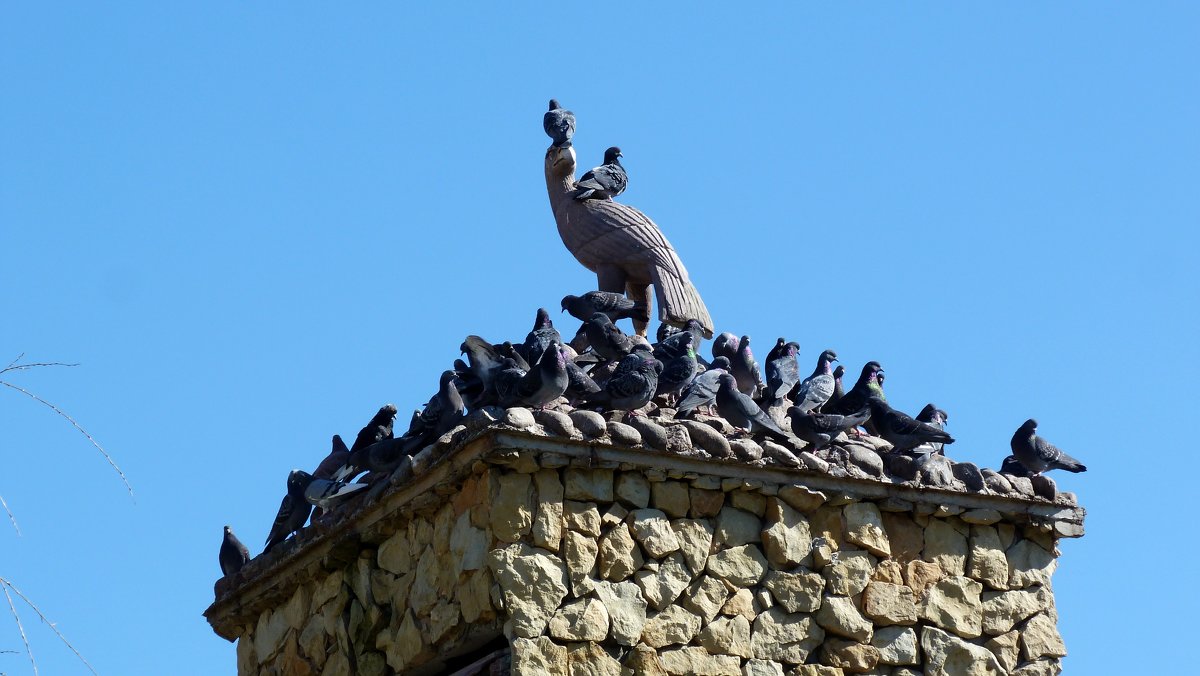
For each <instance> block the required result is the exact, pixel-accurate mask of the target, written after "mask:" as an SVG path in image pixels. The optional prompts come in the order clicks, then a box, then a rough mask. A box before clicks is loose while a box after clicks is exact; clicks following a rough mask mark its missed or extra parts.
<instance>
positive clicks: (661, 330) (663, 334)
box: [654, 322, 683, 343]
mask: <svg viewBox="0 0 1200 676" xmlns="http://www.w3.org/2000/svg"><path fill="white" fill-rule="evenodd" d="M682 330H683V329H680V328H679V327H678V326H671V325H670V324H668V323H666V322H659V324H658V329H657V330H656V331H655V332H654V340H655V342H656V343H661V342H663V341H664V340H666V339H667V338H670V337H671V336H673V335H675V334H677V333H679V332H680V331H682Z"/></svg>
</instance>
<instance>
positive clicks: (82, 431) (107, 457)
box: [0, 380, 133, 498]
mask: <svg viewBox="0 0 1200 676" xmlns="http://www.w3.org/2000/svg"><path fill="white" fill-rule="evenodd" d="M0 385H4V386H5V387H11V388H12V389H14V390H16V391H18V392H20V393H21V394H24V395H26V396H28V397H31V398H33V400H34V401H38V402H41V403H43V404H45V405H46V406H49V407H50V409H51V410H52V411H54V412H55V413H57V414H59V415H61V416H62V417H64V418H66V420H67V422H69V423H71V425H73V426H74V427H75V429H77V430H79V432H80V434H82V435H83V436H85V437H87V440H88V441H90V442H92V445H93V446H95V447H96V450H98V451H100V455H103V456H104V459H105V460H107V461H108V464H109V465H112V468H113V469H114V470H116V472H117V475H118V476H120V477H121V481H122V482H123V483H124V484H125V490H127V491H129V497H131V498H132V497H133V486H130V485H129V479H128V478H126V477H125V472H122V471H121V468H120V467H118V466H117V463H116V461H115V460H113V459H112V456H111V455H109V454H108V451H105V450H104V447H103V446H101V445H100V442H98V441H96V438H95V437H93V436H92V435H91V434H88V431H87V430H85V429H83V426H82V425H80V424H79V423H77V422H75V419H74V418H72V417H71V416H69V415H67V414H66V412H65V411H63V410H62V409H61V408H59V407H57V406H55V405H54V404H51V403H50V402H48V401H46V400H45V399H42V398H41V397H39V396H37V395H36V394H34V393H33V392H30V391H29V390H27V389H25V388H23V387H20V386H17V385H13V384H12V383H10V382H8V381H5V380H0Z"/></svg>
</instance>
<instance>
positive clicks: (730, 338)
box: [712, 331, 738, 364]
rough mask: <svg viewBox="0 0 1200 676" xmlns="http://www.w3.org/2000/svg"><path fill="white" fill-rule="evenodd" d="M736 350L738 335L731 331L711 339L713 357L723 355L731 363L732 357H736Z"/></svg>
mask: <svg viewBox="0 0 1200 676" xmlns="http://www.w3.org/2000/svg"><path fill="white" fill-rule="evenodd" d="M737 351H738V337H737V336H735V335H733V334H732V333H729V332H728V331H726V332H724V333H722V334H720V335H718V336H717V337H716V338H714V339H713V344H712V356H713V359H716V358H717V357H725V358H726V359H728V360H729V363H730V364H733V360H734V358H735V357H737Z"/></svg>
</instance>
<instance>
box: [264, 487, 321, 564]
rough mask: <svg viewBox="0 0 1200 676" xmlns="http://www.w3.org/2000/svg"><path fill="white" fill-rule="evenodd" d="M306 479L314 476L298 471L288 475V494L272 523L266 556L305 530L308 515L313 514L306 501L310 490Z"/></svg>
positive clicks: (310, 506)
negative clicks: (302, 529) (305, 490)
mask: <svg viewBox="0 0 1200 676" xmlns="http://www.w3.org/2000/svg"><path fill="white" fill-rule="evenodd" d="M305 477H308V478H311V477H312V475H309V474H306V473H304V472H299V471H298V470H297V471H293V472H292V473H290V474H288V478H287V494H286V495H284V496H283V502H281V503H280V504H279V511H278V512H276V513H275V521H274V522H272V523H271V530H270V531H269V532H268V533H267V543H266V547H264V548H263V553H264V554H265V553H266V552H269V551H271V549H272V548H274V547H275V545H278V544H279V543H280V542H283V541H284V540H286V539H287V538H288V536H289V535H291V534H292V533H295V532H296V531H298V530H300V529H301V528H304V524H305V523H307V522H308V515H309V514H312V508H313V506H312V504H311V503H309V502H308V501H307V500H305V499H304V489H305V488H308V483H307V482H306V481H305Z"/></svg>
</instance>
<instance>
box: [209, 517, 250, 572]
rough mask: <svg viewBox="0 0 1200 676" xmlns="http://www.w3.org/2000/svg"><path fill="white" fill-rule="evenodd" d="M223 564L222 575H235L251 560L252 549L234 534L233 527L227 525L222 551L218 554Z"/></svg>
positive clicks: (218, 558)
mask: <svg viewBox="0 0 1200 676" xmlns="http://www.w3.org/2000/svg"><path fill="white" fill-rule="evenodd" d="M217 560H218V561H219V562H220V564H221V574H222V575H233V574H234V573H236V572H238V571H239V570H241V569H242V566H244V565H246V562H247V561H249V560H250V550H249V549H246V545H244V544H242V541H241V540H239V539H238V537H237V536H236V535H234V534H233V529H232V528H230V527H229V526H225V537H224V538H222V540H221V551H220V553H218V554H217Z"/></svg>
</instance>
